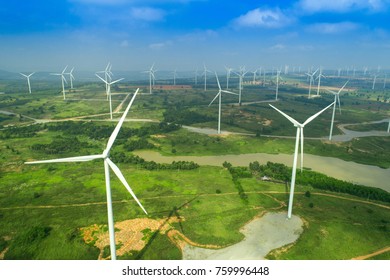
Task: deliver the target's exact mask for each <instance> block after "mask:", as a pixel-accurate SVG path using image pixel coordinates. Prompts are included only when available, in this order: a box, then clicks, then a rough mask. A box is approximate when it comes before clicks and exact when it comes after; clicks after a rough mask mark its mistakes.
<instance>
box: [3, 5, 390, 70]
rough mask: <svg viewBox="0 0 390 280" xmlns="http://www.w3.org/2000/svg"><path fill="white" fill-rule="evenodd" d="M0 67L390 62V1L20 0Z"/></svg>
mask: <svg viewBox="0 0 390 280" xmlns="http://www.w3.org/2000/svg"><path fill="white" fill-rule="evenodd" d="M0 17H1V21H0V54H1V59H0V69H3V70H9V71H46V70H47V71H59V70H61V69H62V68H63V67H64V66H65V65H70V66H71V67H73V66H74V67H75V69H78V70H92V71H95V70H101V69H102V68H104V67H105V65H106V64H107V62H108V61H110V62H111V63H112V64H113V70H144V69H146V68H148V67H149V66H150V65H151V64H152V63H153V62H155V63H156V68H158V69H161V70H163V69H165V70H170V69H175V68H177V69H178V70H179V71H182V70H193V69H195V68H197V67H198V68H202V67H203V62H205V63H206V65H207V66H208V67H210V68H212V69H216V70H222V69H223V67H224V66H225V65H228V66H231V67H236V68H237V67H238V66H240V65H246V67H247V68H248V69H249V68H257V67H260V66H262V67H267V68H272V67H280V66H281V65H283V66H284V65H289V66H290V67H299V66H300V67H302V68H305V67H308V66H311V65H313V66H320V65H321V66H323V67H326V68H334V69H335V68H339V67H352V66H355V67H357V68H362V67H370V68H376V67H377V66H378V65H380V66H381V68H382V69H384V68H390V65H389V64H390V59H389V58H390V0H366V1H364V0H295V1H292V0H286V1H261V0H257V1H256V0H240V1H238V0H236V1H222V0H221V1H216V0H55V1H44V0H36V1H34V0H30V1H25V0H24V1H21V0H13V1H6V2H4V3H2V6H1V8H0Z"/></svg>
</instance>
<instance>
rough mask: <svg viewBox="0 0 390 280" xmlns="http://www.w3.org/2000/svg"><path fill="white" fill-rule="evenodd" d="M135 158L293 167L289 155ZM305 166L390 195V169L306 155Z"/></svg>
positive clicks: (155, 154)
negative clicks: (275, 164) (271, 164)
mask: <svg viewBox="0 0 390 280" xmlns="http://www.w3.org/2000/svg"><path fill="white" fill-rule="evenodd" d="M134 154H136V155H138V156H140V157H142V158H144V159H145V160H148V161H152V160H153V161H155V162H158V163H171V162H172V161H193V162H195V163H197V164H199V165H211V166H222V164H223V162H225V161H227V162H230V163H231V164H233V165H234V166H248V165H249V163H250V162H254V161H258V162H259V163H260V164H265V163H267V162H268V161H271V162H276V163H282V164H285V165H287V166H290V167H291V166H292V160H293V157H292V155H288V154H265V153H253V154H240V155H218V156H163V155H161V154H160V153H158V152H156V151H146V150H143V151H135V152H134ZM304 166H307V167H310V168H311V170H313V171H317V172H321V173H324V174H326V175H328V176H331V177H334V178H336V179H340V180H344V181H347V182H352V183H355V184H361V185H365V186H370V187H377V188H381V189H383V190H385V191H388V192H390V185H389V182H388V180H389V178H390V168H388V169H383V168H380V167H376V166H371V165H364V164H359V163H355V162H351V161H344V160H341V159H337V158H331V157H321V156H316V155H310V154H306V155H305V157H304Z"/></svg>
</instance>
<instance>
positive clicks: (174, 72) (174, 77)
mask: <svg viewBox="0 0 390 280" xmlns="http://www.w3.org/2000/svg"><path fill="white" fill-rule="evenodd" d="M176 72H177V70H176V69H175V71H173V85H174V86H175V85H176Z"/></svg>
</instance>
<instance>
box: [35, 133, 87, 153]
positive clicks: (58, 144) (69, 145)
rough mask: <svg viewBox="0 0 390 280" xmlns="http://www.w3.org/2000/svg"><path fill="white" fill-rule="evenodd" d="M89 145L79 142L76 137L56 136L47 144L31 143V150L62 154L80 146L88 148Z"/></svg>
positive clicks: (75, 149)
mask: <svg viewBox="0 0 390 280" xmlns="http://www.w3.org/2000/svg"><path fill="white" fill-rule="evenodd" d="M88 147H90V145H89V144H88V143H86V142H81V141H80V140H79V139H78V138H77V137H62V136H57V137H55V138H54V139H53V141H52V142H51V143H49V144H33V145H32V146H31V149H32V150H33V151H40V152H44V153H46V154H62V153H67V152H77V151H79V150H80V149H81V148H88Z"/></svg>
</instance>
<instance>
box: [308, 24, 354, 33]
mask: <svg viewBox="0 0 390 280" xmlns="http://www.w3.org/2000/svg"><path fill="white" fill-rule="evenodd" d="M358 27H359V25H358V24H356V23H353V22H338V23H316V24H313V25H310V26H308V27H307V29H306V30H307V31H309V32H313V33H322V34H340V33H345V32H349V31H353V30H356V29H357V28H358Z"/></svg>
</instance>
